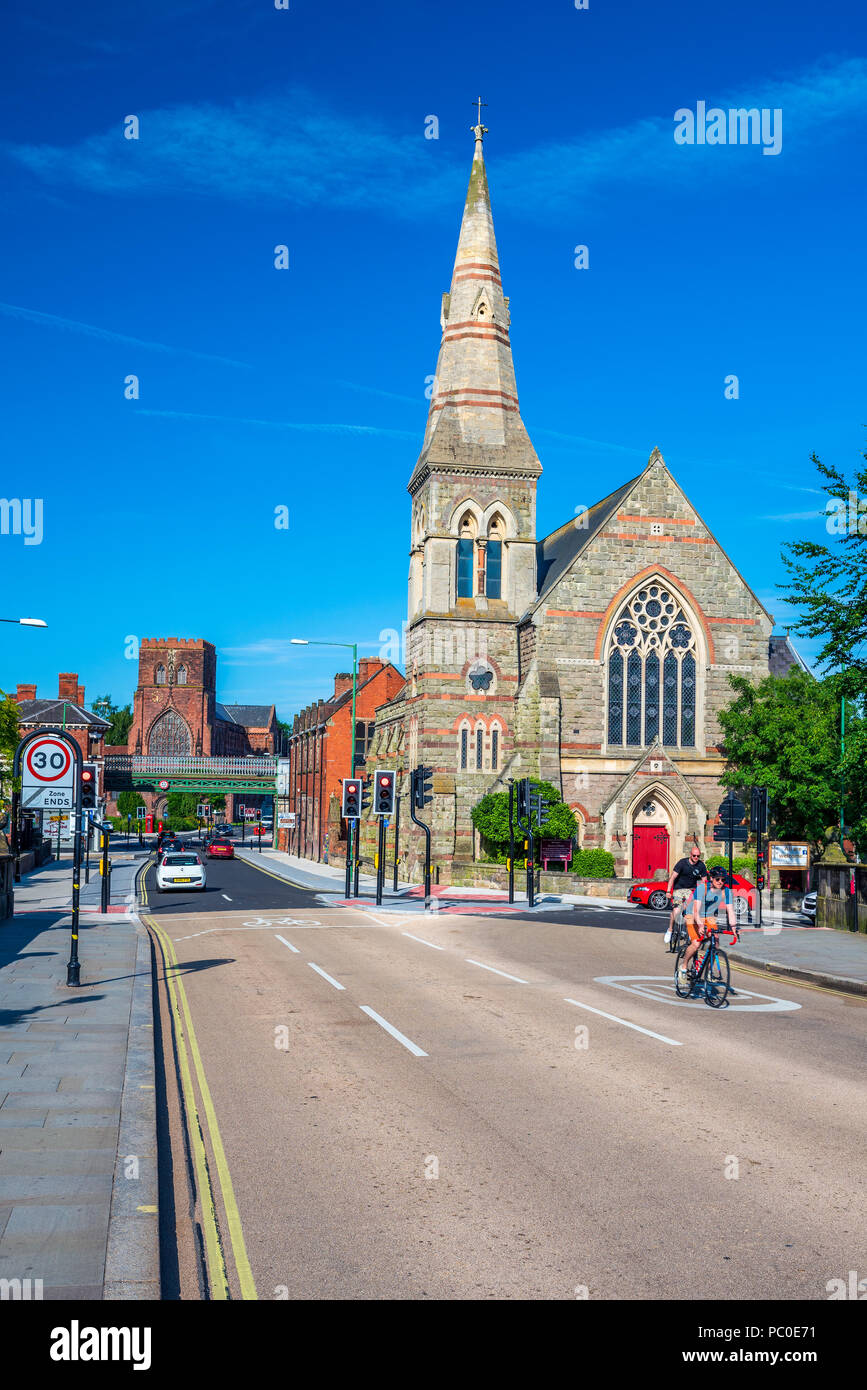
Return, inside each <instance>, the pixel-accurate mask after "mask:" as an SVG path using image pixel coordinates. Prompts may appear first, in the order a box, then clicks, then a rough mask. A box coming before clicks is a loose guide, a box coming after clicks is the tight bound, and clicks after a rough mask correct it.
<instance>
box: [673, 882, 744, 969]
mask: <svg viewBox="0 0 867 1390" xmlns="http://www.w3.org/2000/svg"><path fill="white" fill-rule="evenodd" d="M722 907H724V908H725V911H726V917H727V919H728V925H729V931H730V932H731V933H732V935H733V936H734V938H735V940H737V937H738V925H737V917H736V916H735V910H734V908H733V907H732V902H731V891H730V889H729V886H728V874H727V873H726V871H725V869H721V868H719V867H716V868H713V869H711V871H710V882H709V883H701V884H699V885H698V887H697V888H696V890H695V897H694V898H693V900H692V902H691V903H690V905H689V909H688V911H687V916H686V929H687V931H688V932H689V945H688V946H687V948H686V951H685V953H684V957H683V960H682V961H681V965H680V969H679V970H678V972H677V978H678V981H679V983H680V984H682V985H686V984H688V983H689V963H690V961H691V960H692V959H693V957H694V956H695V954H696V952H697V951H698V948H699V946H700V945H701V943H702V941H703V940H704V938H705V936H706V935H707V932H708V929H709V928H711V927H718V926H719V925H720V922H719V918H718V914H719V911H720V908H722ZM732 992H734V991H732Z"/></svg>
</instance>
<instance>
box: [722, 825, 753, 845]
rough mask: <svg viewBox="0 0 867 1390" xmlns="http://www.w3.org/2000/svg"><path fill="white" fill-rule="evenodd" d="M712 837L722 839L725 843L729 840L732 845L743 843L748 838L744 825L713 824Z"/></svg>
mask: <svg viewBox="0 0 867 1390" xmlns="http://www.w3.org/2000/svg"><path fill="white" fill-rule="evenodd" d="M713 837H714V839H715V840H722V841H724V842H725V843H728V842H729V841H731V843H732V844H733V845H745V844H746V842H747V840H748V839H749V838H750V836H749V831H748V830H747V827H746V826H745V825H715V826H714V828H713Z"/></svg>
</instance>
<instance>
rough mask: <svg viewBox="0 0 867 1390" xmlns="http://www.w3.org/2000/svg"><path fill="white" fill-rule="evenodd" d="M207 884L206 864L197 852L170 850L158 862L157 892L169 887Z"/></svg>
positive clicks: (194, 886)
mask: <svg viewBox="0 0 867 1390" xmlns="http://www.w3.org/2000/svg"><path fill="white" fill-rule="evenodd" d="M206 884H207V873H206V872H205V866H204V864H203V863H202V861H201V859H200V858H199V856H198V855H197V854H193V853H192V852H191V851H189V850H169V852H168V854H164V855H163V856H162V858H161V859H160V861H159V863H158V864H157V892H158V893H164V892H165V891H166V889H168V888H188V889H189V888H201V889H202V891H204V889H205V886H206Z"/></svg>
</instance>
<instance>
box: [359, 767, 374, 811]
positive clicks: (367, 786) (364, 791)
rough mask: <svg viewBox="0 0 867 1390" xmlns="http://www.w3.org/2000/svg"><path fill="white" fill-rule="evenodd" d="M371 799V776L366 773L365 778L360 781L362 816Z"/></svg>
mask: <svg viewBox="0 0 867 1390" xmlns="http://www.w3.org/2000/svg"><path fill="white" fill-rule="evenodd" d="M372 797H373V775H372V773H370V772H368V774H367V776H366V777H362V779H361V813H362V815H363V814H364V812H365V811H366V810H368V808H369V806H370V802H371V799H372Z"/></svg>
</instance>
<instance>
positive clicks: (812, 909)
mask: <svg viewBox="0 0 867 1390" xmlns="http://www.w3.org/2000/svg"><path fill="white" fill-rule="evenodd" d="M799 912H800V915H801V916H802V917H809V919H810V925H811V926H813V927H815V925H816V892H815V889H814V890H813V892H812V893H807V895H806V897H805V898H804V900H803V902H802V903H801V906H800V909H799Z"/></svg>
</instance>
